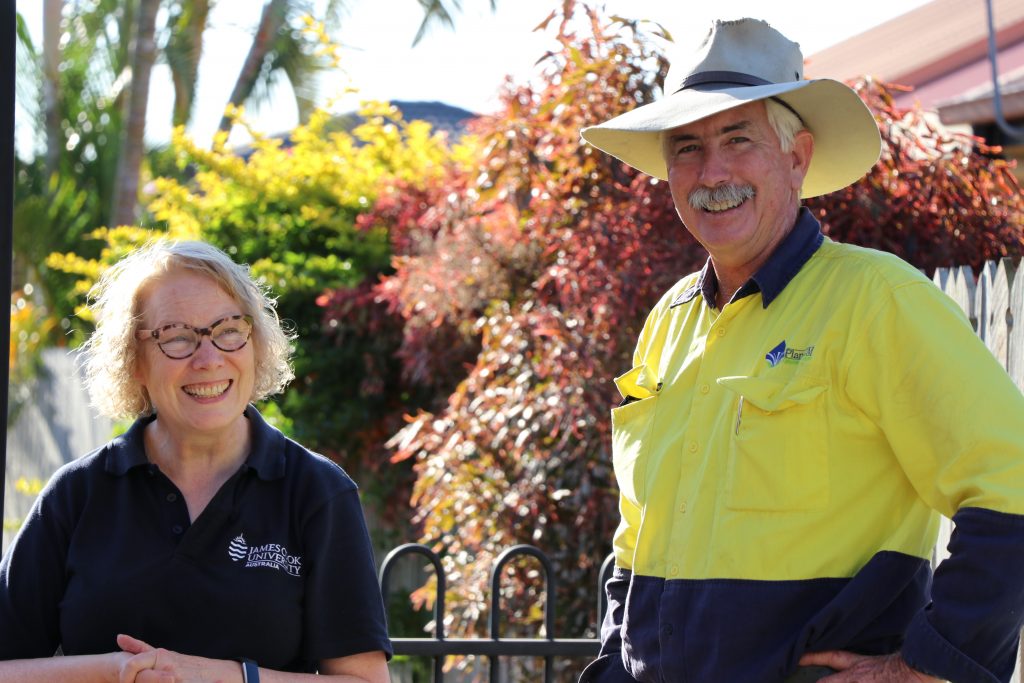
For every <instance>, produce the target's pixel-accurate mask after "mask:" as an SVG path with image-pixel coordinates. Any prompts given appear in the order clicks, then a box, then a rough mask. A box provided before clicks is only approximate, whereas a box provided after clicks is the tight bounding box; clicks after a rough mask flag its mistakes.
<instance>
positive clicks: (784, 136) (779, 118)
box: [661, 98, 807, 160]
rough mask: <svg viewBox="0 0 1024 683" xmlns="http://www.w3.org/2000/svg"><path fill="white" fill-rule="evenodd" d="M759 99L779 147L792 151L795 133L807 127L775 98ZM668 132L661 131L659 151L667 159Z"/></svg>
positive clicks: (794, 113)
mask: <svg viewBox="0 0 1024 683" xmlns="http://www.w3.org/2000/svg"><path fill="white" fill-rule="evenodd" d="M760 101H761V102H764V111H765V115H766V116H767V118H768V125H770V126H771V127H772V130H773V131H775V136H776V137H778V138H779V147H780V148H781V149H782V151H783V152H787V153H788V152H792V151H793V143H794V141H795V140H796V134H797V133H799V132H800V131H802V130H806V128H807V127H806V126H805V125H804V122H803V121H801V120H800V117H799V116H798V115H797V114H796V112H794V111H793V110H792V109H790V108H789V107H788V106H786V105H784V104H782V103H781V102H779V101H777V100H775V99H771V98H769V99H765V100H760ZM668 132H669V131H667V130H665V131H662V132H661V151H662V156H663V157H665V159H666V160H667V159H668V147H667V144H668Z"/></svg>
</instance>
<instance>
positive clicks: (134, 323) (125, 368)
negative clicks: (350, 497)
mask: <svg viewBox="0 0 1024 683" xmlns="http://www.w3.org/2000/svg"><path fill="white" fill-rule="evenodd" d="M179 269H181V270H188V271H191V272H194V273H199V274H201V275H204V276H206V277H209V278H210V279H211V280H213V281H214V282H215V283H216V284H217V285H218V286H219V287H220V288H221V289H223V290H224V291H225V292H226V293H227V294H228V295H229V296H230V297H231V298H232V299H234V300H235V301H237V302H238V303H239V305H240V306H241V307H242V310H243V312H244V313H246V314H248V315H250V316H252V318H253V333H252V342H253V349H254V352H255V358H256V377H255V381H254V384H253V390H252V396H251V397H250V398H249V400H250V401H259V400H261V399H264V398H266V397H267V396H271V395H273V394H276V393H279V392H281V391H282V390H284V388H285V387H286V386H287V385H288V383H289V382H290V381H291V380H292V379H293V378H294V377H295V374H294V372H293V371H292V366H291V351H292V348H291V341H292V339H294V337H295V335H294V334H293V333H292V332H290V331H288V330H286V329H285V328H284V326H283V325H282V324H281V320H280V318H278V315H277V310H276V301H275V300H274V299H273V298H271V296H270V293H269V291H268V290H267V289H265V288H264V287H262V286H261V285H260V284H259V283H257V282H256V281H255V280H254V279H253V278H252V276H251V274H250V272H249V268H248V266H243V265H239V264H237V263H235V262H234V261H232V260H231V258H230V257H229V256H228V255H227V254H225V253H224V252H223V251H221V250H220V249H217V248H216V247H214V246H212V245H210V244H206V243H205V242H198V241H175V240H156V241H152V242H148V243H147V244H145V245H143V246H142V247H140V248H139V249H137V250H135V251H133V252H132V253H130V254H129V255H128V256H126V257H125V258H123V259H121V260H120V261H118V262H117V263H116V264H114V265H113V266H112V267H110V268H109V269H107V270H106V271H105V272H104V273H103V275H102V276H101V277H100V279H99V280H98V281H97V282H96V284H95V285H94V286H93V288H92V289H91V290H90V291H89V308H90V309H91V310H92V312H93V315H94V318H95V321H96V329H95V331H94V332H93V333H92V335H91V336H90V337H89V340H88V341H87V342H86V344H85V346H84V348H83V358H82V363H83V367H84V370H85V384H86V388H87V389H88V390H89V397H90V399H91V402H92V404H93V406H95V407H96V409H97V410H98V411H99V412H100V413H101V414H103V415H106V416H108V417H111V418H114V419H121V418H132V419H134V418H137V417H141V416H143V415H147V414H150V413H152V412H153V406H152V403H151V402H150V400H149V395H148V394H147V393H146V390H145V389H144V388H143V387H142V386H140V385H139V383H138V381H136V379H135V370H136V364H137V363H138V360H139V354H138V350H139V348H138V342H137V341H136V339H135V331H136V330H137V329H138V325H139V323H140V320H141V311H140V310H139V309H140V306H141V303H142V302H141V299H142V296H143V294H144V292H145V290H146V288H147V287H149V286H150V285H151V284H153V283H154V282H157V281H159V280H160V279H161V278H162V277H164V276H166V275H167V274H169V273H171V272H174V271H176V270H179Z"/></svg>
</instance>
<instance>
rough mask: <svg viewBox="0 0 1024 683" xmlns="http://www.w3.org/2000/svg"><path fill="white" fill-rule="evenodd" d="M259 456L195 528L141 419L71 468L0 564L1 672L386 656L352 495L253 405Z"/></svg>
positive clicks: (298, 666)
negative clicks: (140, 644)
mask: <svg viewBox="0 0 1024 683" xmlns="http://www.w3.org/2000/svg"><path fill="white" fill-rule="evenodd" d="M245 415H246V417H247V418H248V419H249V421H250V423H251V425H252V452H251V453H250V455H249V457H248V459H247V460H246V462H245V464H243V466H242V467H241V468H240V469H239V471H238V472H237V473H235V474H234V475H233V476H232V477H231V478H230V479H229V480H228V481H227V482H226V483H225V484H224V485H223V486H222V487H221V488H220V490H219V491H218V492H217V494H216V495H215V496H214V497H213V499H212V500H211V501H210V503H209V504H208V505H207V507H206V509H204V510H203V512H202V513H201V514H200V515H199V517H197V518H196V520H195V521H194V522H193V523H190V521H189V516H188V511H187V509H186V507H185V501H184V499H183V498H182V496H181V493H180V491H179V490H178V489H177V488H176V487H175V485H174V484H173V483H172V482H171V481H170V480H169V479H168V478H167V477H165V476H164V475H163V473H161V472H160V470H159V469H158V468H157V467H156V466H155V465H153V464H151V463H150V462H149V461H148V460H147V459H146V455H145V449H144V447H143V430H144V429H145V426H146V424H148V423H149V422H150V421H152V420H153V419H155V418H154V417H152V416H151V417H148V418H142V419H140V420H138V421H136V423H135V424H134V425H133V426H132V427H131V429H129V430H128V431H127V432H126V433H125V434H124V435H123V436H120V437H118V438H116V439H114V440H113V441H111V442H110V443H108V444H106V445H105V446H103V447H101V448H99V449H97V450H96V451H93V452H92V453H90V454H88V455H86V456H84V457H82V458H80V459H78V460H76V461H74V462H71V463H69V464H67V465H65V466H64V467H62V468H61V469H60V470H58V472H57V473H56V474H55V475H54V476H53V478H52V479H51V480H50V482H49V483H48V484H47V486H46V488H45V490H44V491H43V492H42V493H41V494H40V497H39V499H38V500H37V501H36V503H35V505H34V506H33V508H32V511H31V512H30V513H29V516H28V519H27V520H26V521H25V524H24V526H23V527H22V529H21V531H20V532H19V534H18V536H17V538H16V539H15V540H14V543H13V544H12V545H11V547H10V549H9V551H8V553H7V554H6V555H5V556H4V558H3V561H2V563H0V659H20V658H32V657H47V656H50V655H52V654H53V653H54V651H55V650H56V649H57V647H58V646H59V647H60V648H61V650H62V651H63V652H64V654H66V655H79V654H100V653H105V652H111V651H115V650H117V649H118V648H117V645H116V642H115V637H116V635H117V634H118V633H126V634H128V635H132V636H135V637H137V638H141V639H142V640H145V641H146V642H148V643H150V644H152V645H154V646H157V647H164V648H168V649H171V650H175V651H178V652H182V653H185V654H190V655H199V656H203V657H210V658H215V659H237V658H241V657H247V658H250V659H253V660H255V661H256V662H258V663H259V665H260V666H265V667H268V668H271V669H278V670H282V671H295V672H313V671H315V670H316V667H317V663H318V662H319V661H320V660H323V659H329V658H334V657H344V656H347V655H353V654H357V653H360V652H368V651H373V650H383V651H384V652H385V653H387V654H388V655H389V656H390V654H391V645H390V642H389V640H388V636H387V628H386V625H385V618H384V607H383V602H382V600H381V595H380V589H379V587H378V583H377V578H376V572H375V566H374V561H373V554H372V549H371V546H370V539H369V535H368V533H367V529H366V524H365V521H364V519H363V514H362V508H361V506H360V502H359V497H358V491H357V487H356V485H355V483H354V482H353V481H352V480H351V479H350V478H349V477H348V475H346V474H345V472H344V471H342V469H341V468H340V467H338V465H337V464H335V463H333V462H331V461H330V460H328V459H327V458H324V457H322V456H320V455H317V454H314V453H312V452H310V451H308V450H306V449H305V448H303V447H302V446H300V445H299V444H297V443H295V442H294V441H291V440H289V439H287V438H286V437H285V436H284V435H283V434H281V433H280V432H279V431H277V430H276V429H274V428H273V427H271V426H270V425H268V424H267V423H266V422H264V421H263V418H262V417H261V416H260V414H259V412H258V411H257V410H256V409H255V408H253V407H252V406H250V407H248V408H247V409H246V411H245Z"/></svg>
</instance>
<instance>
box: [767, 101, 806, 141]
mask: <svg viewBox="0 0 1024 683" xmlns="http://www.w3.org/2000/svg"><path fill="white" fill-rule="evenodd" d="M764 111H765V114H766V115H767V116H768V125H770V126H771V127H772V130H774V131H775V135H776V136H777V137H778V138H779V147H780V148H781V149H782V151H783V152H791V151H793V141H794V140H796V134H797V133H799V132H800V131H802V130H804V129H805V128H806V126H804V122H803V121H801V120H800V117H799V116H797V114H796V112H794V111H793V110H792V109H790V108H789V107H787V106H786V105H784V104H782V103H781V102H778V101H776V100H773V99H767V100H764Z"/></svg>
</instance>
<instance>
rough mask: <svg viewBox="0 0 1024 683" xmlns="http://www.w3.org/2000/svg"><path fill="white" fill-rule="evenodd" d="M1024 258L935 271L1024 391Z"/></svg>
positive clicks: (945, 524) (1017, 679)
mask: <svg viewBox="0 0 1024 683" xmlns="http://www.w3.org/2000/svg"><path fill="white" fill-rule="evenodd" d="M1022 266H1024V261H1021V260H1019V259H1009V258H1004V259H1000V260H999V261H998V262H995V261H989V262H987V263H986V264H985V266H984V268H983V269H982V272H981V275H980V276H979V277H977V278H976V277H975V276H974V273H973V271H972V270H971V269H970V268H968V267H966V266H962V267H960V268H942V269H940V270H939V271H937V272H936V273H935V277H934V278H933V279H934V281H935V284H937V285H938V286H939V288H940V289H941V290H942V291H944V292H945V293H946V294H948V295H949V296H950V297H952V299H953V300H954V301H956V303H957V304H958V305H959V306H960V308H962V309H963V310H964V312H965V313H966V314H967V316H968V317H969V318H970V319H971V324H972V325H974V329H975V331H977V333H978V336H979V337H981V339H982V341H984V342H985V345H986V346H988V348H989V349H990V350H991V351H992V353H993V355H995V357H996V358H997V359H998V360H999V362H1000V363H1002V365H1003V367H1004V368H1006V372H1007V373H1009V375H1010V377H1011V378H1012V379H1013V381H1014V382H1015V383H1016V384H1017V386H1018V387H1019V388H1020V389H1021V391H1024V269H1022ZM951 532H952V522H950V521H949V520H948V519H943V520H942V527H941V528H940V530H939V541H938V543H936V544H935V551H934V553H933V558H932V559H933V562H934V563H935V564H937V563H939V562H941V561H942V560H943V559H945V558H946V557H948V556H949V553H948V552H947V550H946V546H947V545H949V536H950V533H951ZM1022 665H1024V649H1022V651H1021V653H1020V654H1019V655H1018V659H1017V670H1016V671H1015V672H1014V674H1013V678H1012V679H1011V681H1012V683H1021V670H1022V668H1024V666H1022Z"/></svg>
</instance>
